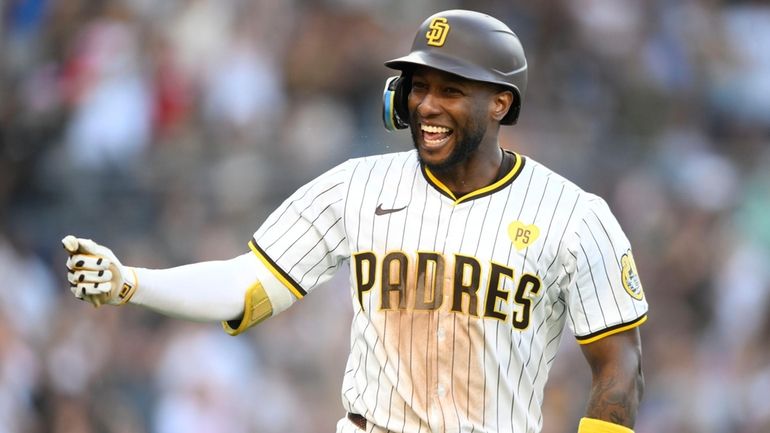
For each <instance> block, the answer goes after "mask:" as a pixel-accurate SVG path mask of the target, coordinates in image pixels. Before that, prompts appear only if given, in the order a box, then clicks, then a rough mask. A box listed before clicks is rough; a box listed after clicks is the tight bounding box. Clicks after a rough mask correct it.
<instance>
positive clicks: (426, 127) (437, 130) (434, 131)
mask: <svg viewBox="0 0 770 433" xmlns="http://www.w3.org/2000/svg"><path fill="white" fill-rule="evenodd" d="M420 129H422V130H423V131H425V132H430V133H432V134H440V133H447V132H450V131H451V129H449V128H444V127H443V126H433V125H420Z"/></svg>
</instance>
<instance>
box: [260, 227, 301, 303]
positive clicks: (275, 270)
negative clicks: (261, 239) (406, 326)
mask: <svg viewBox="0 0 770 433" xmlns="http://www.w3.org/2000/svg"><path fill="white" fill-rule="evenodd" d="M249 248H251V251H252V252H253V253H254V254H255V255H256V256H257V258H258V259H259V260H260V261H261V262H262V264H264V265H265V267H266V268H267V269H268V270H269V271H270V272H271V273H272V274H273V275H275V278H278V281H280V282H281V284H283V285H284V286H286V288H287V289H289V291H290V292H291V293H292V294H293V295H294V296H296V297H297V299H302V298H304V297H305V295H307V291H305V289H303V288H302V286H300V285H299V284H298V283H297V282H296V281H294V279H293V278H292V277H291V275H289V274H287V273H286V272H284V270H283V269H281V268H280V267H279V266H278V265H277V264H276V263H275V262H274V261H273V260H272V259H271V258H270V257H269V256H268V255H267V254H265V252H264V251H263V250H262V248H260V247H259V245H257V241H256V240H255V239H253V238H252V239H251V240H250V241H249Z"/></svg>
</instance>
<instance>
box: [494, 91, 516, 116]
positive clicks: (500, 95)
mask: <svg viewBox="0 0 770 433" xmlns="http://www.w3.org/2000/svg"><path fill="white" fill-rule="evenodd" d="M513 99H514V96H513V92H511V91H510V90H503V91H501V92H497V93H495V94H494V95H492V100H491V101H490V108H491V115H492V118H493V119H495V120H496V121H498V122H500V121H501V120H503V118H504V117H505V115H506V114H508V110H510V109H511V105H512V104H513Z"/></svg>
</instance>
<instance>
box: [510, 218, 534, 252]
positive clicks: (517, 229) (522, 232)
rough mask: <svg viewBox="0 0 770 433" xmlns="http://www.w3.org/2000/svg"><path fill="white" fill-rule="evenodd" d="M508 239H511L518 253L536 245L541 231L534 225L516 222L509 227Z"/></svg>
mask: <svg viewBox="0 0 770 433" xmlns="http://www.w3.org/2000/svg"><path fill="white" fill-rule="evenodd" d="M508 237H509V238H511V242H513V246H515V247H516V251H521V250H523V249H524V248H526V247H528V246H530V245H532V244H533V243H535V241H536V240H537V238H538V237H540V229H539V228H538V227H537V226H536V225H534V224H524V223H523V222H521V221H514V222H512V223H510V224H509V225H508Z"/></svg>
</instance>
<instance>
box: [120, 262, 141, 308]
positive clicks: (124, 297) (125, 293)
mask: <svg viewBox="0 0 770 433" xmlns="http://www.w3.org/2000/svg"><path fill="white" fill-rule="evenodd" d="M125 269H126V270H127V271H128V270H130V271H131V276H133V280H132V281H129V280H131V276H129V275H126V276H125V278H124V280H123V287H121V288H120V291H119V292H118V299H117V301H118V302H117V305H123V304H125V303H127V302H128V301H129V300H130V299H131V297H132V296H134V293H136V288H137V287H139V279H138V278H137V276H136V271H135V270H134V268H129V267H126V268H125ZM126 273H128V272H126Z"/></svg>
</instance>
